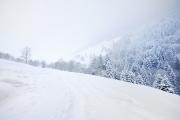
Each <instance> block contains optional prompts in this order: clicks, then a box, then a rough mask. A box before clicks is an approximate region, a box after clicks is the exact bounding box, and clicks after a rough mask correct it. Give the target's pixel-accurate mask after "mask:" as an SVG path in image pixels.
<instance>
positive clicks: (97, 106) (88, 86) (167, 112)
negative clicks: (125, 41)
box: [0, 60, 180, 120]
mask: <svg viewBox="0 0 180 120" xmlns="http://www.w3.org/2000/svg"><path fill="white" fill-rule="evenodd" d="M179 119H180V96H177V95H173V94H169V93H165V92H163V91H160V90H156V89H153V88H148V87H145V86H139V85H134V84H130V83H126V82H121V81H116V80H111V79H107V78H103V77H96V76H90V75H85V74H79V73H70V72H64V71H56V70H52V69H41V68H36V67H32V66H29V65H25V64H21V63H15V62H10V61H6V60H0V120H179Z"/></svg>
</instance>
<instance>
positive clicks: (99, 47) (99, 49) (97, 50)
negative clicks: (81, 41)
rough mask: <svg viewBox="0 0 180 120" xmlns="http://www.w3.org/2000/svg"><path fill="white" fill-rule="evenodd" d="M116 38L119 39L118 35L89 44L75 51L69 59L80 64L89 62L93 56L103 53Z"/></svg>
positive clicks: (111, 45)
mask: <svg viewBox="0 0 180 120" xmlns="http://www.w3.org/2000/svg"><path fill="white" fill-rule="evenodd" d="M118 40H120V37H117V38H114V39H112V40H106V41H102V42H100V43H97V44H95V45H92V46H89V47H87V48H84V49H82V50H80V51H78V52H77V53H75V55H74V56H72V58H70V59H72V60H73V61H76V62H80V63H82V64H89V63H90V61H91V59H92V58H94V57H95V56H99V55H105V54H106V53H107V52H108V51H109V49H111V48H112V47H113V45H114V43H115V42H116V41H118Z"/></svg>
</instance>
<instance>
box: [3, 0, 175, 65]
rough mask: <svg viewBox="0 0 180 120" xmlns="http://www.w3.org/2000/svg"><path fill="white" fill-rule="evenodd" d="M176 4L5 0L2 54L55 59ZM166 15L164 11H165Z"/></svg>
mask: <svg viewBox="0 0 180 120" xmlns="http://www.w3.org/2000/svg"><path fill="white" fill-rule="evenodd" d="M172 1H175V0H0V51H2V52H8V53H10V54H12V55H14V56H16V57H17V56H20V53H21V49H22V48H23V47H25V46H29V47H31V49H32V57H33V58H34V59H40V60H42V59H44V60H47V61H55V60H57V59H59V58H67V57H69V56H71V55H73V54H74V53H76V52H77V51H79V50H83V48H84V49H85V48H86V47H87V46H90V45H93V44H96V43H99V42H101V41H103V40H111V39H113V38H115V37H118V36H121V35H123V34H124V33H126V32H128V31H131V30H134V29H137V28H139V27H140V26H142V25H146V24H148V23H150V22H152V21H154V20H156V19H158V16H160V15H163V13H164V12H166V10H167V8H169V6H171V5H173V4H171V3H172ZM162 11H163V12H162Z"/></svg>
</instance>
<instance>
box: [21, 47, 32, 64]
mask: <svg viewBox="0 0 180 120" xmlns="http://www.w3.org/2000/svg"><path fill="white" fill-rule="evenodd" d="M30 57H31V48H29V47H25V48H23V50H22V53H21V58H22V59H23V60H24V62H25V63H26V64H27V63H28V62H29V60H30Z"/></svg>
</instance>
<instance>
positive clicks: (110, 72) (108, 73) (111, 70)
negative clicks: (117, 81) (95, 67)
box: [105, 56, 115, 78]
mask: <svg viewBox="0 0 180 120" xmlns="http://www.w3.org/2000/svg"><path fill="white" fill-rule="evenodd" d="M105 67H106V76H107V77H109V78H114V75H115V74H114V68H113V65H112V62H111V59H110V57H109V56H106V57H105Z"/></svg>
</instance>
